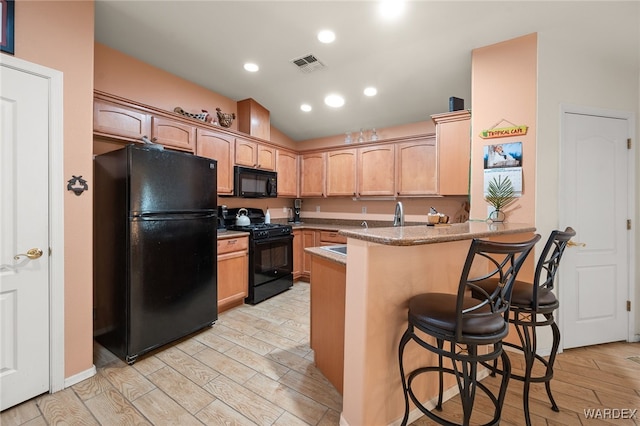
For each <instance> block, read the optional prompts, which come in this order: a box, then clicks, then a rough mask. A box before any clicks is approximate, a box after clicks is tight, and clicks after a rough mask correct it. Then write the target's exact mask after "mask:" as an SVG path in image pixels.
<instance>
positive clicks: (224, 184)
mask: <svg viewBox="0 0 640 426" xmlns="http://www.w3.org/2000/svg"><path fill="white" fill-rule="evenodd" d="M196 137H197V147H198V148H197V150H196V154H197V155H200V156H201V157H207V158H213V159H214V160H217V165H216V166H217V168H218V174H217V175H218V194H219V195H232V194H233V159H234V137H233V136H230V135H227V134H224V133H218V132H215V131H212V130H208V129H201V128H198V129H197V133H196Z"/></svg>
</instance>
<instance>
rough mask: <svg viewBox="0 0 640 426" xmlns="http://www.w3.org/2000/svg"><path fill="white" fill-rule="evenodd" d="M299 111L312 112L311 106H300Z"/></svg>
mask: <svg viewBox="0 0 640 426" xmlns="http://www.w3.org/2000/svg"><path fill="white" fill-rule="evenodd" d="M300 109H301V110H302V111H304V112H309V111H311V110H312V108H311V105H309V104H302V105H300Z"/></svg>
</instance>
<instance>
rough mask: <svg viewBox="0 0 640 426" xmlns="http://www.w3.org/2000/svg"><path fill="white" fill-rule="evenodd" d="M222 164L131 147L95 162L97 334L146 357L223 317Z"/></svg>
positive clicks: (129, 356) (122, 352)
mask: <svg viewBox="0 0 640 426" xmlns="http://www.w3.org/2000/svg"><path fill="white" fill-rule="evenodd" d="M216 188H217V186H216V161H215V160H212V159H208V158H202V157H198V156H195V155H192V154H187V153H181V152H174V151H168V150H158V149H154V148H153V147H150V146H149V145H128V146H126V147H125V148H123V149H119V150H117V151H113V152H109V153H106V154H102V155H98V156H96V157H95V161H94V194H93V197H94V225H93V227H94V277H93V282H94V336H95V339H96V340H97V341H98V343H100V344H101V345H103V346H104V347H106V348H107V349H108V350H110V351H111V352H113V353H114V354H115V355H117V356H118V357H120V358H121V359H123V360H125V361H126V362H127V363H129V364H133V363H134V362H135V361H136V359H137V357H138V356H139V355H141V354H144V353H146V352H148V351H151V350H153V349H156V348H158V347H160V346H162V345H165V344H167V343H169V342H172V341H175V340H177V339H180V338H181V337H184V336H186V335H188V334H190V333H193V332H195V331H197V330H199V329H201V328H204V327H207V326H210V325H211V324H213V322H214V321H216V320H217V318H218V308H217V262H216V252H217V241H216V228H217V217H216V216H217V207H216V204H217V199H216V196H217V194H216Z"/></svg>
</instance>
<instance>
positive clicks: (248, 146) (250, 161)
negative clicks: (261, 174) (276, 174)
mask: <svg viewBox="0 0 640 426" xmlns="http://www.w3.org/2000/svg"><path fill="white" fill-rule="evenodd" d="M235 163H236V164H237V165H238V166H245V167H255V168H258V169H263V170H275V169H276V149H275V148H273V147H270V146H267V145H263V144H259V143H257V142H253V141H249V140H246V139H240V138H236V157H235Z"/></svg>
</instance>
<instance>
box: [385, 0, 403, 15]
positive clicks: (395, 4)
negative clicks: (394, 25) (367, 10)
mask: <svg viewBox="0 0 640 426" xmlns="http://www.w3.org/2000/svg"><path fill="white" fill-rule="evenodd" d="M379 10H380V15H382V17H383V18H385V19H395V18H397V17H398V16H400V15H401V14H402V12H403V11H404V0H381V1H380V6H379Z"/></svg>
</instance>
